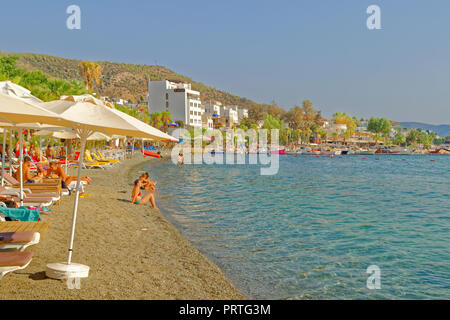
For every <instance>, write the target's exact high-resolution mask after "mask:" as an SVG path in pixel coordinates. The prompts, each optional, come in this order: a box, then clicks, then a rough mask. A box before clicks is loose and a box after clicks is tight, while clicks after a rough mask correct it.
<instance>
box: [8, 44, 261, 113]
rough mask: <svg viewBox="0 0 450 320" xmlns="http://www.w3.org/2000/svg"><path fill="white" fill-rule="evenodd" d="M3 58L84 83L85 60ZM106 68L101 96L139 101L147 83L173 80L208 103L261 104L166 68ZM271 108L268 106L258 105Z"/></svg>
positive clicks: (32, 56)
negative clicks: (82, 66) (80, 68)
mask: <svg viewBox="0 0 450 320" xmlns="http://www.w3.org/2000/svg"><path fill="white" fill-rule="evenodd" d="M0 56H17V57H19V59H18V61H17V66H18V67H19V68H22V69H26V70H29V71H42V72H43V73H44V74H45V75H47V76H50V77H52V78H56V79H64V80H67V81H74V80H75V81H80V82H82V81H83V80H84V79H82V78H81V76H80V74H79V71H78V69H77V66H78V65H79V64H80V62H81V60H75V59H66V58H60V57H54V56H49V55H44V54H35V53H7V52H0ZM96 63H98V64H99V65H101V66H102V67H103V77H102V81H103V83H104V85H103V87H96V88H95V91H96V92H97V93H98V94H100V95H105V96H110V97H114V98H122V99H126V100H128V99H129V100H131V101H133V102H139V101H141V100H143V98H144V97H145V96H146V94H147V92H148V90H147V82H148V79H151V80H163V79H167V80H171V81H183V82H188V83H192V88H193V89H194V90H197V91H200V93H201V98H202V100H204V101H208V100H216V101H220V102H222V103H224V104H226V105H240V106H243V107H248V108H250V107H251V106H257V105H258V104H257V103H255V102H253V101H251V100H249V99H247V98H242V97H238V96H235V95H232V94H230V93H227V92H224V91H220V90H218V89H215V88H212V87H209V86H207V85H204V84H202V83H200V82H196V81H193V80H192V79H190V78H189V77H186V76H183V75H180V74H177V73H175V72H173V71H172V70H170V69H167V68H165V67H162V66H151V65H135V64H126V63H115V62H108V61H96ZM258 106H261V107H264V108H266V107H268V106H267V105H263V104H262V105H258Z"/></svg>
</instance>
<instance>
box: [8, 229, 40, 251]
mask: <svg viewBox="0 0 450 320" xmlns="http://www.w3.org/2000/svg"><path fill="white" fill-rule="evenodd" d="M40 239H41V234H40V233H39V232H34V231H17V232H0V250H9V251H12V250H14V251H24V250H25V249H26V248H27V247H29V246H32V245H35V244H38V243H39V240H40Z"/></svg>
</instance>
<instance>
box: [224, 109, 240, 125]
mask: <svg viewBox="0 0 450 320" xmlns="http://www.w3.org/2000/svg"><path fill="white" fill-rule="evenodd" d="M220 116H221V117H223V118H228V119H230V121H232V123H233V124H234V123H239V116H238V112H237V110H236V108H235V107H227V106H223V107H221V108H220Z"/></svg>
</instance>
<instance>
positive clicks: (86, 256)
mask: <svg viewBox="0 0 450 320" xmlns="http://www.w3.org/2000/svg"><path fill="white" fill-rule="evenodd" d="M147 161H155V160H153V159H149V158H146V159H143V158H141V157H140V156H139V155H135V157H134V158H133V159H131V160H123V161H122V162H121V164H119V165H118V166H116V167H115V168H113V169H110V170H84V171H83V174H86V175H89V176H91V177H92V180H93V183H92V185H90V186H89V187H88V188H86V192H87V193H89V194H91V196H90V197H84V198H82V199H80V204H79V211H78V212H79V214H78V218H77V229H76V235H75V243H74V253H73V262H75V263H82V264H86V265H88V266H89V267H90V268H91V270H90V274H89V277H88V278H85V279H81V288H80V289H68V288H67V285H66V282H65V281H60V280H52V279H48V278H46V277H45V265H46V264H47V263H51V262H59V261H65V260H66V259H67V246H68V238H69V234H70V225H71V220H72V208H73V199H74V198H73V195H72V196H70V197H69V196H67V197H64V199H63V200H62V202H61V204H59V205H55V206H52V207H51V210H52V212H50V213H49V214H43V215H42V218H43V219H42V220H43V221H49V222H51V226H50V228H49V229H48V230H47V232H46V234H45V235H43V237H42V238H41V242H40V243H39V244H38V245H35V246H31V247H30V248H28V249H27V251H32V252H33V253H34V258H33V261H32V262H31V264H30V265H29V266H28V268H26V269H24V270H19V271H16V272H14V273H11V274H9V275H7V276H5V277H4V278H3V279H2V280H1V281H0V299H1V300H8V299H21V300H25V299H50V300H59V299H194V300H197V299H244V298H245V297H244V296H243V295H242V294H241V293H240V292H239V291H238V290H237V289H236V288H235V287H234V286H233V285H232V284H231V283H230V282H229V281H228V280H227V279H226V278H225V276H224V275H223V272H222V271H221V270H220V268H219V267H218V266H217V265H216V264H214V263H213V262H211V261H210V260H208V259H207V258H206V257H205V256H204V255H203V254H201V253H200V251H198V250H197V249H196V248H195V247H194V246H193V245H192V244H191V243H190V242H189V241H188V240H187V239H186V238H184V237H183V236H182V235H181V234H180V232H179V231H178V230H177V229H176V228H175V227H174V226H173V225H172V224H171V223H170V222H169V221H168V220H167V219H166V218H165V217H164V216H163V215H162V214H161V213H159V212H156V211H154V210H152V209H151V207H150V206H149V205H147V206H134V205H131V204H130V201H129V198H130V193H131V188H132V181H133V179H134V178H135V177H136V176H137V172H138V171H139V168H140V167H142V165H143V164H144V163H145V162H147ZM70 174H73V170H72V171H71V172H70Z"/></svg>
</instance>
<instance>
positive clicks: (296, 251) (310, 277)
mask: <svg viewBox="0 0 450 320" xmlns="http://www.w3.org/2000/svg"><path fill="white" fill-rule="evenodd" d="M262 166H263V165H257V164H248V161H247V164H229V165H221V164H192V165H191V164H189V165H188V164H185V165H183V166H181V167H179V166H177V165H176V164H173V163H172V162H171V161H169V159H164V158H163V159H162V160H156V161H149V162H147V163H146V164H145V165H144V166H143V167H142V170H143V171H148V172H149V173H150V177H151V179H152V180H154V181H158V185H157V188H158V191H157V204H158V206H159V207H160V208H161V212H162V214H163V215H164V216H165V217H166V218H167V219H168V220H169V221H170V222H171V223H173V224H174V225H175V226H176V227H177V228H178V230H180V232H181V233H182V234H183V236H185V237H186V238H187V239H188V240H189V241H190V242H191V243H192V244H193V245H194V246H195V247H196V248H198V249H199V250H200V251H201V252H202V253H203V254H204V255H205V256H206V257H208V258H209V259H210V260H212V261H214V262H215V263H216V264H217V265H218V266H219V267H220V268H221V270H222V271H223V273H224V274H225V276H226V277H227V278H228V279H229V280H230V281H231V282H232V283H233V284H234V285H235V286H236V287H237V288H238V289H239V290H240V291H241V292H242V293H243V294H244V295H245V296H246V297H248V298H251V299H450V156H446V155H410V156H399V155H373V156H371V155H366V156H360V155H347V156H334V157H332V158H330V157H326V156H321V157H316V156H306V155H303V156H302V155H299V156H294V155H280V156H279V170H278V173H277V174H275V175H266V176H264V175H261V170H260V169H261V167H262Z"/></svg>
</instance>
